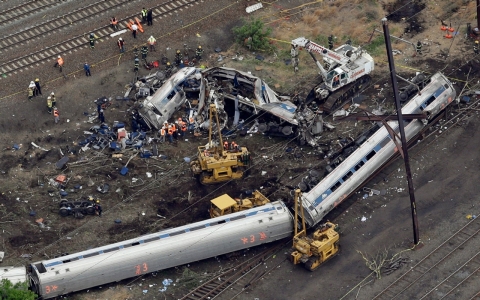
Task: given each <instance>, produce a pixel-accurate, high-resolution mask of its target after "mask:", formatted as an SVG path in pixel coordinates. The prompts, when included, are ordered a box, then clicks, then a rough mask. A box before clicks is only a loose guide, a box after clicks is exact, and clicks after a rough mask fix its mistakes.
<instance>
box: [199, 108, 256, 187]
mask: <svg viewBox="0 0 480 300" xmlns="http://www.w3.org/2000/svg"><path fill="white" fill-rule="evenodd" d="M214 115H215V121H216V124H217V131H218V144H217V143H215V142H214V141H213V139H212V135H213V121H214V120H213V116H214ZM209 125H210V127H209V132H208V144H207V145H206V146H200V147H198V158H197V159H196V160H194V161H192V162H191V163H190V168H191V170H192V173H193V174H194V175H195V176H196V177H197V178H198V179H199V181H200V183H202V184H215V183H220V182H225V181H228V180H232V179H241V178H243V177H244V176H245V173H246V171H247V168H248V165H249V164H250V153H249V152H248V150H247V148H246V147H240V146H238V145H233V146H232V145H229V144H228V143H227V145H224V143H223V139H222V134H221V132H220V122H219V120H218V112H217V107H216V106H215V104H210V123H209Z"/></svg>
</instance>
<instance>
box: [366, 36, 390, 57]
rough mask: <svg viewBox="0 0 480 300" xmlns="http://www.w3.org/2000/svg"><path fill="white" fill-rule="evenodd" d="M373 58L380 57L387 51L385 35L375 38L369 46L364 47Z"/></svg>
mask: <svg viewBox="0 0 480 300" xmlns="http://www.w3.org/2000/svg"><path fill="white" fill-rule="evenodd" d="M364 49H365V50H367V52H368V54H370V55H371V56H379V55H381V54H383V53H384V52H385V51H386V49H385V38H384V37H383V35H378V36H377V37H375V38H374V39H373V40H372V41H371V42H370V43H369V44H368V45H366V46H365V47H364Z"/></svg>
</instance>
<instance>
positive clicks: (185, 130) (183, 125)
mask: <svg viewBox="0 0 480 300" xmlns="http://www.w3.org/2000/svg"><path fill="white" fill-rule="evenodd" d="M180 130H181V131H182V137H184V136H185V132H187V123H185V122H183V121H182V127H181V128H180Z"/></svg>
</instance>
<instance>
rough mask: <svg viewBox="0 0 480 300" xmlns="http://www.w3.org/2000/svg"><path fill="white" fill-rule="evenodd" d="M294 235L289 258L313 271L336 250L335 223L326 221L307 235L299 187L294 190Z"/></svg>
mask: <svg viewBox="0 0 480 300" xmlns="http://www.w3.org/2000/svg"><path fill="white" fill-rule="evenodd" d="M294 205H295V235H294V236H293V252H292V253H291V255H290V260H291V261H292V262H293V264H295V265H296V264H299V263H304V265H305V268H306V269H307V270H310V271H314V270H315V269H317V268H318V266H320V265H321V264H322V263H323V262H325V261H326V260H327V259H329V258H331V257H333V256H334V255H335V254H336V253H337V252H338V249H339V248H338V241H339V235H338V232H336V231H335V227H336V225H335V224H333V223H331V222H326V223H325V224H322V225H320V228H319V229H317V230H315V232H314V233H313V235H312V237H308V236H307V229H306V226H305V216H304V212H303V206H302V196H301V191H300V189H297V190H296V191H295V200H294ZM299 209H300V211H301V218H302V223H301V224H302V228H301V230H300V231H299V230H298V226H299V223H298V210H299Z"/></svg>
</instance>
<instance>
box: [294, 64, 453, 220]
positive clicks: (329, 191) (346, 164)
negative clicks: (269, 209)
mask: <svg viewBox="0 0 480 300" xmlns="http://www.w3.org/2000/svg"><path fill="white" fill-rule="evenodd" d="M455 97H456V91H455V89H454V88H453V85H452V84H451V82H450V81H449V80H448V79H447V78H446V77H445V76H444V75H443V74H441V73H436V74H434V75H433V76H432V77H431V78H430V82H429V83H427V84H426V85H425V87H424V88H423V89H422V90H421V93H420V94H417V95H416V96H415V97H413V98H412V99H411V100H410V101H408V102H407V103H406V104H405V105H404V106H403V108H402V113H403V114H420V113H426V114H427V115H428V116H434V115H436V114H437V113H438V112H440V111H441V110H443V109H444V108H445V107H446V106H447V105H448V104H450V103H451V102H452V101H453V100H454V99H455ZM404 124H405V135H406V139H407V141H408V140H410V139H411V138H413V137H414V136H416V135H417V134H418V133H419V132H420V131H421V129H422V128H424V127H425V125H426V124H424V123H423V122H422V121H420V120H412V121H405V122H404ZM388 125H389V126H390V127H391V128H392V129H393V130H394V131H395V132H396V133H397V134H398V132H399V129H398V122H396V121H389V122H388ZM397 151H398V149H397V147H396V145H395V143H394V142H393V141H392V139H391V137H390V135H389V134H388V132H387V129H386V128H385V126H382V127H380V128H379V129H378V130H377V131H376V132H374V133H373V134H372V135H371V136H370V137H369V138H368V139H366V140H365V141H364V142H363V143H362V144H361V145H360V146H359V147H358V148H357V149H356V150H355V151H353V152H352V153H351V154H350V155H349V156H348V157H346V158H345V160H343V161H342V162H341V163H339V165H338V166H336V167H335V168H334V169H333V170H331V172H330V173H329V174H327V175H326V176H325V177H324V178H323V179H322V180H321V181H320V182H319V183H318V184H316V185H315V186H314V187H313V188H311V189H310V190H309V191H308V192H306V193H303V198H302V205H303V209H304V212H305V218H306V222H307V223H308V225H309V226H311V227H313V226H315V225H316V224H318V223H319V222H320V221H322V219H323V217H324V216H325V215H326V214H327V213H329V212H330V211H331V210H332V209H334V208H335V207H336V206H337V205H338V204H340V203H341V202H342V201H343V200H345V199H346V198H347V197H348V196H349V195H351V194H352V193H353V192H354V191H355V190H356V189H357V188H358V187H359V186H360V185H361V184H362V183H363V182H364V181H365V180H366V179H367V178H368V177H369V176H370V175H371V174H372V173H373V172H374V171H375V170H377V169H378V168H380V167H381V166H382V165H384V164H385V163H386V162H387V161H388V160H389V159H390V158H391V157H392V156H393V155H394V154H395V153H396V152H397Z"/></svg>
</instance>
